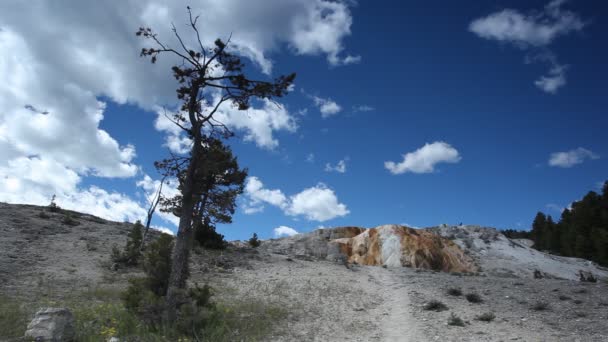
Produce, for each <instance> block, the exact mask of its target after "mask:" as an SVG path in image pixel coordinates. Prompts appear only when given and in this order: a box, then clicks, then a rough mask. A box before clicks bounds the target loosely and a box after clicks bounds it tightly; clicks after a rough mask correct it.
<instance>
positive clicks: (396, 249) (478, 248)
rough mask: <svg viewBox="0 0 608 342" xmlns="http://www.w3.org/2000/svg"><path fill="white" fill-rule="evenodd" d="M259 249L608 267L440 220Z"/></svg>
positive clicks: (342, 231) (365, 259)
mask: <svg viewBox="0 0 608 342" xmlns="http://www.w3.org/2000/svg"><path fill="white" fill-rule="evenodd" d="M261 248H262V250H265V251H268V252H270V253H275V254H284V255H290V256H293V257H296V258H317V259H326V260H332V261H342V262H346V263H348V264H359V265H373V266H387V267H402V266H406V267H414V268H422V269H430V270H438V271H445V272H460V273H483V274H489V275H493V276H499V277H523V278H531V277H533V276H534V274H535V272H536V274H537V277H538V276H542V277H548V278H557V279H571V280H578V279H579V272H580V271H583V272H585V273H586V274H589V273H591V274H593V275H594V276H596V277H600V278H608V269H606V268H603V267H600V266H598V265H597V264H595V263H592V262H590V261H587V260H583V259H576V258H566V257H560V256H555V255H551V254H546V253H543V252H540V251H537V250H535V249H533V248H532V247H531V242H530V241H526V240H524V241H520V240H511V239H508V238H507V237H505V236H504V235H503V234H501V233H500V232H499V231H498V230H496V229H494V228H484V227H479V226H465V225H463V226H447V225H444V226H440V227H432V228H426V229H413V228H409V227H405V226H399V225H384V226H379V227H375V228H370V229H365V228H361V227H339V228H333V229H317V230H315V231H312V232H310V233H305V234H299V235H295V236H292V237H287V238H282V239H273V240H268V241H265V242H264V243H263V244H262V246H261Z"/></svg>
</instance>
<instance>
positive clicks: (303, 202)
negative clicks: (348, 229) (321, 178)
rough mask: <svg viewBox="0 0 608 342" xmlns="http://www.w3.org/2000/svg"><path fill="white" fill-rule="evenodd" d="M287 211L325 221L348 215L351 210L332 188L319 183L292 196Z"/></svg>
mask: <svg viewBox="0 0 608 342" xmlns="http://www.w3.org/2000/svg"><path fill="white" fill-rule="evenodd" d="M285 213H286V214H288V215H291V216H298V215H303V216H304V217H306V219H308V220H310V221H319V222H324V221H327V220H331V219H333V218H336V217H342V216H346V215H348V214H349V213H350V211H348V209H347V208H346V205H344V204H342V203H340V202H339V201H338V197H337V196H336V194H335V193H334V191H333V190H332V189H330V188H328V187H327V186H326V185H325V184H322V183H319V184H317V185H316V186H314V187H312V188H308V189H305V190H303V191H302V192H300V193H298V194H296V195H293V196H291V197H290V204H289V206H288V207H287V210H286V211H285Z"/></svg>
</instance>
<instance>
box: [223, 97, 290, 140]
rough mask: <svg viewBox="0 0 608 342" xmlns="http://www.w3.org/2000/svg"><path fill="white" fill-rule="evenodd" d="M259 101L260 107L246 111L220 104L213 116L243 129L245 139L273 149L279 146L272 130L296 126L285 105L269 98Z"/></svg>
mask: <svg viewBox="0 0 608 342" xmlns="http://www.w3.org/2000/svg"><path fill="white" fill-rule="evenodd" d="M261 102H262V106H261V107H260V108H254V107H251V108H249V109H248V110H246V111H242V110H238V109H237V108H235V107H234V106H232V105H230V104H225V105H222V107H221V108H220V111H218V113H217V114H216V116H215V118H216V119H217V121H219V122H221V123H223V124H224V125H226V126H228V128H232V129H237V130H241V131H244V132H245V135H244V139H245V141H252V142H254V143H255V144H256V145H257V146H259V147H261V148H265V149H274V148H276V147H277V146H279V141H278V140H277V139H276V138H275V137H274V136H273V132H275V131H288V132H295V131H296V129H297V128H298V126H297V124H296V121H295V119H294V117H293V116H291V115H290V114H289V112H288V111H287V109H286V108H285V106H283V105H281V104H277V103H274V102H272V101H269V100H263V101H261Z"/></svg>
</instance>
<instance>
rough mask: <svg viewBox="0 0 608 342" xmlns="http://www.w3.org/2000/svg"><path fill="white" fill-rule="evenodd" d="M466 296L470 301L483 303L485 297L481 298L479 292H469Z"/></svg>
mask: <svg viewBox="0 0 608 342" xmlns="http://www.w3.org/2000/svg"><path fill="white" fill-rule="evenodd" d="M464 297H465V298H466V299H467V300H468V301H469V302H470V303H481V302H483V299H481V296H480V295H478V294H477V293H467V294H466V295H465V296H464Z"/></svg>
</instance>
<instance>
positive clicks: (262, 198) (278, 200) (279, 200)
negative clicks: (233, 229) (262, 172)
mask: <svg viewBox="0 0 608 342" xmlns="http://www.w3.org/2000/svg"><path fill="white" fill-rule="evenodd" d="M245 194H246V195H247V196H248V197H249V199H250V200H251V201H250V203H249V207H250V208H249V210H248V211H249V212H247V211H246V213H255V212H260V211H261V209H252V208H260V207H261V204H263V203H268V204H271V205H274V206H276V207H279V208H284V207H286V206H287V197H286V196H285V195H284V194H283V192H282V191H281V190H278V189H275V190H269V189H265V188H264V184H263V183H262V181H260V179H259V178H257V177H253V176H252V177H248V178H247V183H246V184H245Z"/></svg>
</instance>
